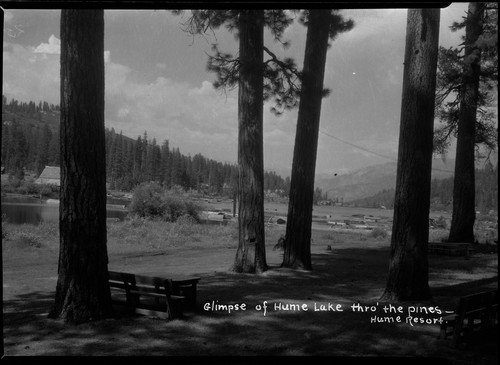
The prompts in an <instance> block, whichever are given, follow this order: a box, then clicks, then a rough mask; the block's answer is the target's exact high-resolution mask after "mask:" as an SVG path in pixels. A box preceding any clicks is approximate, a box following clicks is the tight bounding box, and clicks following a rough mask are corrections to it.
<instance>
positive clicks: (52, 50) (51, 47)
mask: <svg viewBox="0 0 500 365" xmlns="http://www.w3.org/2000/svg"><path fill="white" fill-rule="evenodd" d="M33 52H34V53H45V54H61V40H60V39H58V38H57V37H56V36H55V35H53V34H52V35H51V36H50V38H49V43H41V44H40V45H39V46H38V47H36V48H35V50H34V51H33Z"/></svg>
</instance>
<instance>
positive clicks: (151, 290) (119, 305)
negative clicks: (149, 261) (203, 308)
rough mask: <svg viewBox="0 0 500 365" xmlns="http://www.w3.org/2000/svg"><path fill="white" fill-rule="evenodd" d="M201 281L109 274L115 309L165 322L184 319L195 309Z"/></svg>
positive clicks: (112, 272) (111, 272) (196, 279)
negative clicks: (197, 288)
mask: <svg viewBox="0 0 500 365" xmlns="http://www.w3.org/2000/svg"><path fill="white" fill-rule="evenodd" d="M199 280H200V279H199V278H185V279H180V280H172V279H165V278H160V277H150V276H144V275H135V274H130V273H123V272H116V271H109V287H110V290H111V300H112V302H113V308H115V309H116V310H118V311H125V312H126V313H137V314H143V315H151V316H157V317H160V318H164V319H174V318H179V317H182V315H183V310H184V309H185V308H194V307H195V306H196V284H197V283H198V281H199Z"/></svg>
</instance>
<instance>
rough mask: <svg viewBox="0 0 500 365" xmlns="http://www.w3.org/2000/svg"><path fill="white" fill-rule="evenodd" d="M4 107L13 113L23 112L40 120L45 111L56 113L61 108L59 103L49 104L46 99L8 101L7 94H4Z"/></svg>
mask: <svg viewBox="0 0 500 365" xmlns="http://www.w3.org/2000/svg"><path fill="white" fill-rule="evenodd" d="M2 109H3V110H6V111H9V112H12V113H23V114H26V115H28V116H30V117H32V118H34V119H37V120H40V121H41V120H42V118H43V114H44V113H55V112H59V110H60V109H59V105H54V104H49V103H48V102H46V101H39V102H38V104H37V103H35V102H34V101H29V102H20V101H18V100H15V99H11V101H10V102H8V103H7V98H6V96H5V95H2Z"/></svg>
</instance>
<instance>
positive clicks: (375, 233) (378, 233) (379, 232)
mask: <svg viewBox="0 0 500 365" xmlns="http://www.w3.org/2000/svg"><path fill="white" fill-rule="evenodd" d="M387 236H388V234H387V232H386V231H385V229H382V228H380V227H376V228H375V229H374V230H372V231H371V232H370V237H372V238H382V239H383V238H387Z"/></svg>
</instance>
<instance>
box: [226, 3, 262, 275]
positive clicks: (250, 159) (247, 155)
mask: <svg viewBox="0 0 500 365" xmlns="http://www.w3.org/2000/svg"><path fill="white" fill-rule="evenodd" d="M239 20H240V25H239V38H240V50H239V51H240V60H241V68H240V79H239V92H238V123H239V132H238V164H239V178H238V179H239V189H238V202H239V207H238V228H239V244H238V250H237V252H236V259H235V262H234V266H233V269H234V270H235V271H237V272H247V273H248V272H262V271H265V270H267V263H266V251H265V237H264V152H263V108H264V105H263V103H264V98H263V85H264V79H263V62H264V48H263V47H264V11H263V10H242V11H241V13H240V19H239Z"/></svg>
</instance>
